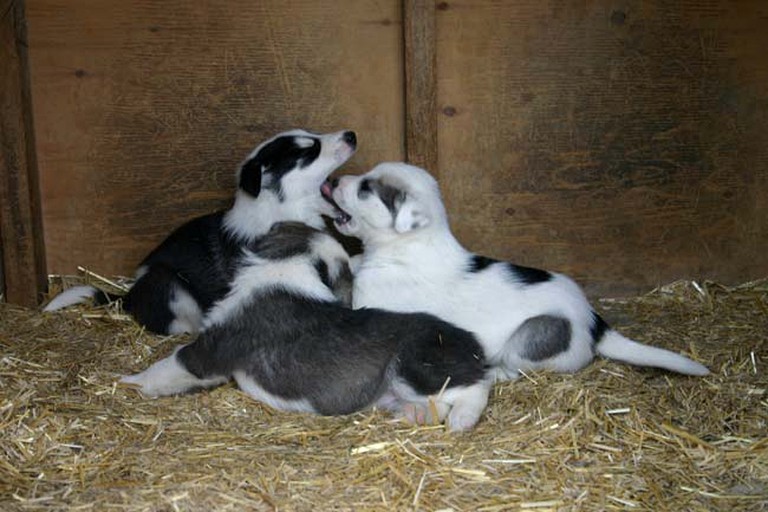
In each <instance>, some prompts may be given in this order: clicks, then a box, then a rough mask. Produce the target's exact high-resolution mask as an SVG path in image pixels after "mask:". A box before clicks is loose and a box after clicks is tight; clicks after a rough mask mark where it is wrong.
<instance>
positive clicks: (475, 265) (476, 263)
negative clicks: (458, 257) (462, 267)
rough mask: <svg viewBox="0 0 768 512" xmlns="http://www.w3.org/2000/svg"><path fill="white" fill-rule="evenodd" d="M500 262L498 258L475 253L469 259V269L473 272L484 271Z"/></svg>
mask: <svg viewBox="0 0 768 512" xmlns="http://www.w3.org/2000/svg"><path fill="white" fill-rule="evenodd" d="M498 262H499V261H498V260H494V259H493V258H488V257H486V256H480V255H479V254H473V255H472V257H471V258H470V259H469V264H468V265H467V270H468V271H469V272H471V273H473V274H474V273H477V272H482V271H483V270H485V269H486V268H488V267H490V266H491V265H493V264H494V263H498Z"/></svg>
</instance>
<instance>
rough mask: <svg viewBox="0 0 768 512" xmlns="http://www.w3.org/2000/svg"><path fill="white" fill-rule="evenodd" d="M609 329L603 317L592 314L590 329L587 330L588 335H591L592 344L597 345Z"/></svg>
mask: <svg viewBox="0 0 768 512" xmlns="http://www.w3.org/2000/svg"><path fill="white" fill-rule="evenodd" d="M608 329H610V326H609V325H608V323H607V322H606V321H605V320H603V317H601V316H600V315H598V314H597V313H596V312H594V311H593V312H592V327H590V328H589V333H590V334H591V335H592V342H593V343H595V344H597V343H599V342H600V340H602V339H603V336H604V335H605V332H606V331H607V330H608Z"/></svg>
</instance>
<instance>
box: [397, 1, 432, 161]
mask: <svg viewBox="0 0 768 512" xmlns="http://www.w3.org/2000/svg"><path fill="white" fill-rule="evenodd" d="M403 40H404V50H405V56H404V61H405V116H406V118H405V153H406V160H407V161H408V162H410V163H412V164H414V165H418V166H419V167H423V168H425V169H428V170H430V171H431V172H432V173H434V174H436V173H437V171H438V161H437V155H438V150H437V71H436V69H435V59H436V51H437V48H436V46H437V39H436V34H435V2H434V0H403Z"/></svg>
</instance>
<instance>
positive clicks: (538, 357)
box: [512, 315, 571, 362]
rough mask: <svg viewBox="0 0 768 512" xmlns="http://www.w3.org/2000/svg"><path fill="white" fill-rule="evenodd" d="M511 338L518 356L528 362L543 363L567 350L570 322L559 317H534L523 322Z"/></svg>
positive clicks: (569, 339) (569, 341) (569, 342)
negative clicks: (518, 353)
mask: <svg viewBox="0 0 768 512" xmlns="http://www.w3.org/2000/svg"><path fill="white" fill-rule="evenodd" d="M512 337H513V338H514V339H515V344H516V345H517V346H518V347H520V356H522V357H524V358H526V359H528V360H529V361H534V362H539V361H544V360H545V359H549V358H551V357H554V356H556V355H557V354H560V353H562V352H565V351H566V350H568V347H570V345H571V322H569V321H568V320H566V319H565V318H562V317H559V316H551V315H539V316H534V317H531V318H529V319H528V320H526V321H525V322H523V323H522V325H521V326H520V327H518V328H517V330H516V331H515V332H514V334H513V335H512Z"/></svg>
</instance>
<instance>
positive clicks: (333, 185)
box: [331, 134, 354, 188]
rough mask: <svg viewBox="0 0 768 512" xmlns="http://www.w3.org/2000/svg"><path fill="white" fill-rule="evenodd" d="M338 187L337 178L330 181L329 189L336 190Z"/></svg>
mask: <svg viewBox="0 0 768 512" xmlns="http://www.w3.org/2000/svg"><path fill="white" fill-rule="evenodd" d="M352 135H354V134H352ZM338 186H339V178H338V177H337V178H333V179H332V180H331V187H333V188H336V187H338Z"/></svg>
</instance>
